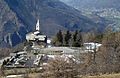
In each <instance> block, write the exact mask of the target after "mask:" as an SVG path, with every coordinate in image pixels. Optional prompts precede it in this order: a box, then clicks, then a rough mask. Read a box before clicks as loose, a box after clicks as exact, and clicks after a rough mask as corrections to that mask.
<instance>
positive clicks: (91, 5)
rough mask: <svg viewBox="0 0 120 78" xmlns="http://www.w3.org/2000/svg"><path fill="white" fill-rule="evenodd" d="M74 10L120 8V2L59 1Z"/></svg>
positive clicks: (90, 0)
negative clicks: (72, 7) (74, 8)
mask: <svg viewBox="0 0 120 78" xmlns="http://www.w3.org/2000/svg"><path fill="white" fill-rule="evenodd" d="M61 1H63V2H65V3H67V4H68V5H71V6H74V7H76V8H98V9H100V8H117V9H119V8H120V5H119V3H120V0H61Z"/></svg>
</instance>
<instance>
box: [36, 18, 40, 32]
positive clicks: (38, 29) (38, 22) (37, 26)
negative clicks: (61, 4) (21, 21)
mask: <svg viewBox="0 0 120 78" xmlns="http://www.w3.org/2000/svg"><path fill="white" fill-rule="evenodd" d="M36 31H40V20H39V19H38V20H37V24H36Z"/></svg>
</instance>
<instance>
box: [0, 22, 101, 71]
mask: <svg viewBox="0 0 120 78" xmlns="http://www.w3.org/2000/svg"><path fill="white" fill-rule="evenodd" d="M35 27H36V30H35V31H34V32H30V33H28V34H27V35H26V41H27V45H26V46H24V48H23V50H22V51H16V52H12V53H10V56H9V57H7V58H5V59H2V60H1V65H2V64H3V65H2V66H4V67H5V68H7V69H11V68H30V67H31V68H35V67H39V68H41V69H42V67H43V66H44V65H46V64H47V62H48V61H49V60H52V59H55V58H56V57H61V58H65V60H67V61H68V62H69V61H70V60H73V61H75V62H76V63H84V59H83V58H82V59H78V58H76V56H77V55H81V56H83V55H86V54H88V53H91V54H93V53H94V52H95V51H98V50H99V47H100V46H101V45H102V44H99V43H93V42H89V43H84V45H83V47H56V46H53V45H52V44H51V39H50V38H48V37H47V36H46V35H43V34H41V32H40V24H39V20H38V21H37V24H36V26H35Z"/></svg>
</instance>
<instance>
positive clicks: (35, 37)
mask: <svg viewBox="0 0 120 78" xmlns="http://www.w3.org/2000/svg"><path fill="white" fill-rule="evenodd" d="M35 29H36V30H35V32H30V33H28V34H27V35H26V40H27V41H28V42H30V41H31V42H33V46H32V47H33V48H36V47H38V46H37V45H39V47H38V48H40V47H45V46H46V44H47V36H46V35H42V34H41V33H40V23H39V20H38V21H37V24H36V28H35ZM36 43H37V44H36Z"/></svg>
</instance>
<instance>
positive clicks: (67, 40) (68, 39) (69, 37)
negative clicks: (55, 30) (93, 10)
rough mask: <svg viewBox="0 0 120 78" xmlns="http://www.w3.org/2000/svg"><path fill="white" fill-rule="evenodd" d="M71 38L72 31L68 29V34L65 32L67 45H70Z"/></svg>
mask: <svg viewBox="0 0 120 78" xmlns="http://www.w3.org/2000/svg"><path fill="white" fill-rule="evenodd" d="M70 39H71V33H70V31H69V30H68V31H67V32H66V34H65V45H66V46H69V41H70Z"/></svg>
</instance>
